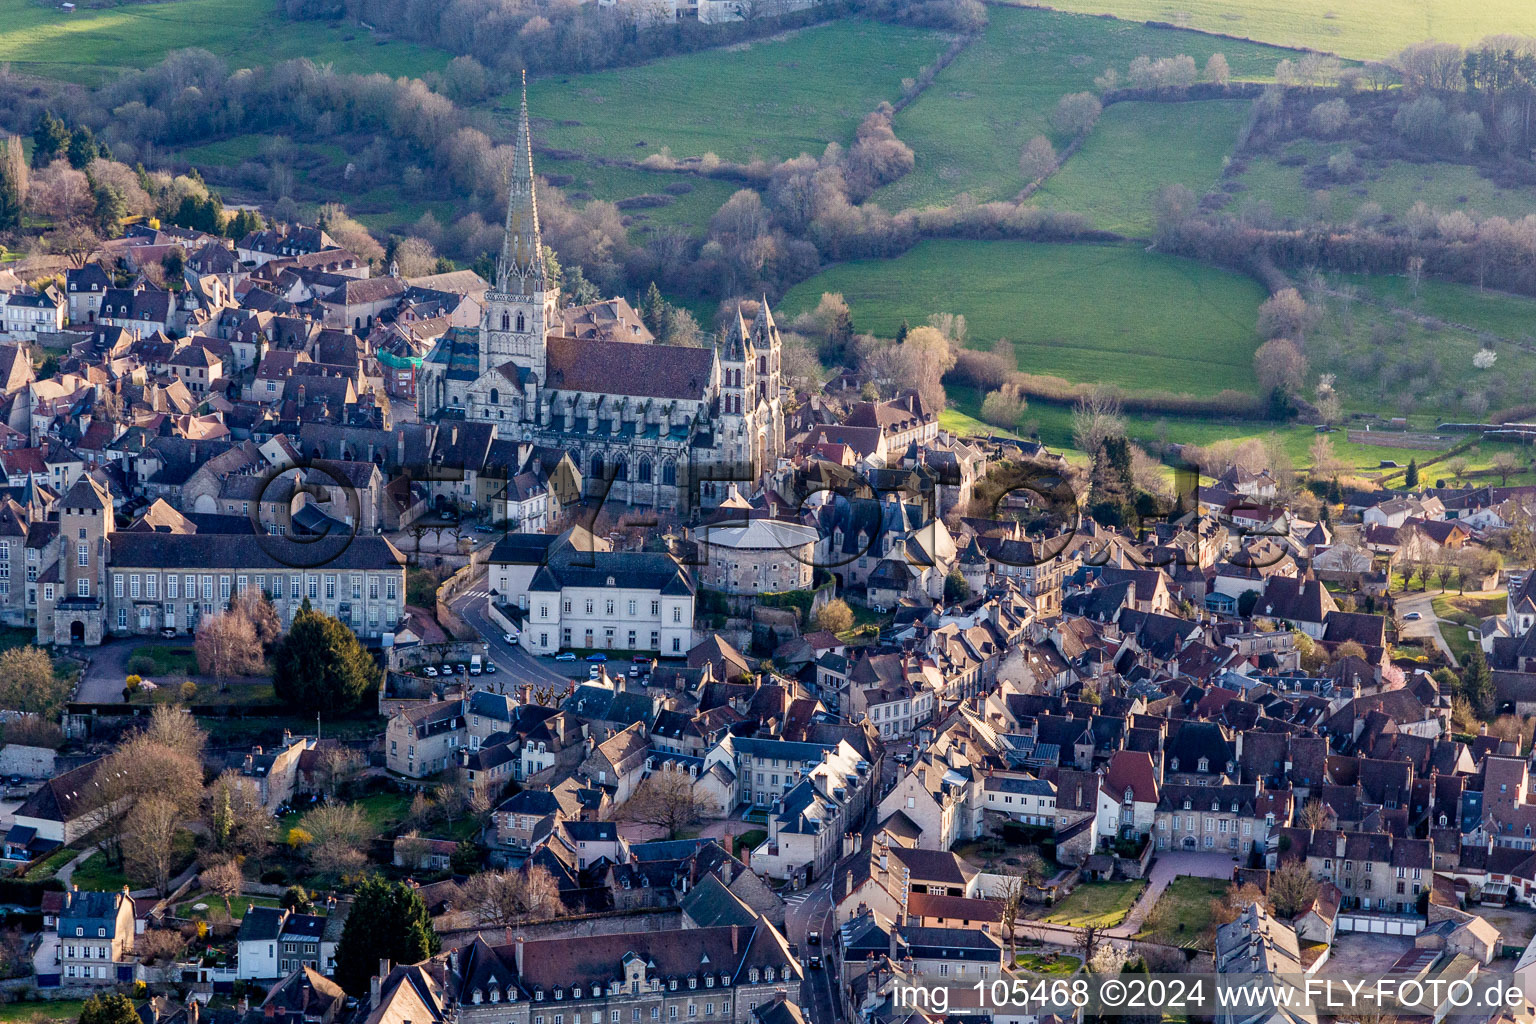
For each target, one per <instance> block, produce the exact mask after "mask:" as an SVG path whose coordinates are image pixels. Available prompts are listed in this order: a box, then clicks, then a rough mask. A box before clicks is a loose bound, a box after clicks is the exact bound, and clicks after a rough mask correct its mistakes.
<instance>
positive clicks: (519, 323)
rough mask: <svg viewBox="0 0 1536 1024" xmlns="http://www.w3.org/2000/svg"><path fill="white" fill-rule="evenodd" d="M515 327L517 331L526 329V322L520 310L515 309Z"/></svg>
mask: <svg viewBox="0 0 1536 1024" xmlns="http://www.w3.org/2000/svg"><path fill="white" fill-rule="evenodd" d="M517 329H518V331H519V332H522V331H526V330H527V329H528V326H527V324H526V323H525V322H524V320H523V311H522V310H518V311H517Z"/></svg>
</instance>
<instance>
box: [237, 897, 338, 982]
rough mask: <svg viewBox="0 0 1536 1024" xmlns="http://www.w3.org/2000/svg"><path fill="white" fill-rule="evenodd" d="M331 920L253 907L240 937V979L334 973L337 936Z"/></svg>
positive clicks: (241, 922)
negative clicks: (329, 926) (301, 972)
mask: <svg viewBox="0 0 1536 1024" xmlns="http://www.w3.org/2000/svg"><path fill="white" fill-rule="evenodd" d="M328 921H329V918H328V917H326V916H322V915H318V914H298V913H295V912H293V911H291V910H286V909H281V908H278V907H251V908H250V909H248V910H247V911H246V912H245V916H244V917H243V918H241V919H240V931H239V932H238V933H237V935H236V940H235V941H236V946H235V948H236V957H237V960H236V976H237V977H239V978H240V979H242V980H246V981H249V980H251V979H255V978H260V979H266V978H284V977H287V976H288V975H289V974H291V973H293V972H294V971H298V970H302V969H303V968H305V967H308V968H310V969H312V970H319V971H330V970H332V968H333V966H334V963H335V956H336V951H335V948H334V947H335V937H334V936H332V935H331V934H330V930H328V929H327V923H328Z"/></svg>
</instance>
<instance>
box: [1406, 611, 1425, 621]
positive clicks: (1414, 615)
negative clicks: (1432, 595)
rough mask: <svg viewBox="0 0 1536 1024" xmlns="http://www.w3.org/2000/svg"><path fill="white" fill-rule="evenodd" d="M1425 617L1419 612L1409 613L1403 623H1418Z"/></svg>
mask: <svg viewBox="0 0 1536 1024" xmlns="http://www.w3.org/2000/svg"><path fill="white" fill-rule="evenodd" d="M1423 617H1424V616H1423V615H1421V614H1420V613H1418V612H1409V613H1408V614H1407V615H1404V616H1403V621H1404V622H1418V621H1419V620H1420V619H1422V618H1423Z"/></svg>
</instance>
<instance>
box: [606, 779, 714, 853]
mask: <svg viewBox="0 0 1536 1024" xmlns="http://www.w3.org/2000/svg"><path fill="white" fill-rule="evenodd" d="M693 782H694V780H693V779H692V778H690V777H689V776H688V773H687V772H679V771H660V772H652V773H651V776H650V777H649V778H647V779H646V780H645V781H644V782H642V783H640V785H639V787H638V788H636V790H635V793H634V795H633V796H631V797H630V798H629V800H628V801H626V802H625V804H624V806H623V807H622V808H621V809H620V812H619V813H621V814H622V815H624V817H625V818H627V819H628V820H630V821H635V822H639V823H641V824H643V825H651V826H653V827H655V828H662V829H666V832H667V838H668V839H676V838H677V837H678V834H679V833H680V832H682V831H683V830H684V829H686V828H687V827H688V826H690V825H692V824H693V823H694V822H696V821H698V820H699V819H700V818H701V817H703V815H704V812H705V811H706V810H707V809H708V808H707V804H706V803H705V801H704V800H703V798H702V797H700V795H699V793H698V791H697V790H696V789H694V787H693Z"/></svg>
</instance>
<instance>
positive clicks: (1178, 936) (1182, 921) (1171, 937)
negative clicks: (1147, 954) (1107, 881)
mask: <svg viewBox="0 0 1536 1024" xmlns="http://www.w3.org/2000/svg"><path fill="white" fill-rule="evenodd" d="M1228 884H1229V883H1228V882H1227V881H1226V880H1225V879H1220V878H1195V877H1192V876H1184V877H1181V878H1175V879H1174V880H1173V881H1172V882H1169V883H1168V888H1166V889H1164V890H1163V891H1162V894H1161V895H1160V896H1158V898H1157V903H1156V905H1155V907H1154V913H1155V912H1156V907H1166V909H1167V911H1168V920H1169V922H1170V924H1169V925H1168V927H1167V928H1166V929H1165V930H1164V931H1162V932H1159V933H1156V934H1154V933H1152V932H1150V931H1148V930H1147V929H1146V928H1145V927H1143V928H1142V930H1141V931H1140V932H1138V933H1137V938H1144V939H1154V940H1157V941H1160V942H1168V943H1172V944H1173V945H1178V946H1195V945H1200V944H1202V943H1203V940H1204V938H1205V932H1206V930H1207V929H1208V928H1210V926H1211V901H1212V900H1218V899H1221V898H1222V897H1223V896H1225V895H1226V894H1227V885H1228Z"/></svg>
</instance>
